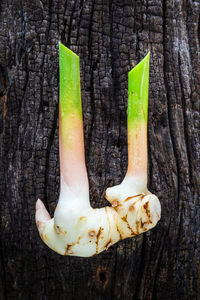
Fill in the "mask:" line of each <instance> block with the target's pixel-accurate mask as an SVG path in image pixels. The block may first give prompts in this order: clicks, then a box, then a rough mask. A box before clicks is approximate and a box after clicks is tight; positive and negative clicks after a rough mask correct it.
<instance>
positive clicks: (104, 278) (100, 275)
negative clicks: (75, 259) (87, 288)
mask: <svg viewBox="0 0 200 300" xmlns="http://www.w3.org/2000/svg"><path fill="white" fill-rule="evenodd" d="M108 281H109V271H108V267H106V266H98V268H97V282H98V283H99V285H101V286H102V287H103V288H105V287H106V286H107V285H108Z"/></svg>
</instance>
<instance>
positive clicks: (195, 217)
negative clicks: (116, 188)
mask: <svg viewBox="0 0 200 300" xmlns="http://www.w3.org/2000/svg"><path fill="white" fill-rule="evenodd" d="M199 5H200V4H199V2H198V1H192V0H183V1H173V0H169V1H167V0H163V1H161V0H146V1H145V0H141V1H134V0H125V1H121V0H113V1H106V0H101V1H100V0H93V1H92V0H88V1H85V0H79V1H78V0H77V1H73V0H72V1H62V0H49V1H46V0H31V1H27V0H26V1H25V0H20V1H18V0H15V1H14V0H13V1H11V0H2V1H1V2H0V217H1V223H0V224H1V225H0V237H1V238H0V243H1V244H0V299H2V300H4V299H42V300H43V299H45V300H46V299H48V300H49V299H92V300H93V299H103V300H107V299H120V300H123V299H140V300H150V299H153V300H154V299H155V300H156V299H158V300H179V299H181V300H193V299H200V253H199V252H200V199H199V185H200V180H199V175H200V172H199V171H200V167H199V165H200V164H199V156H200V155H199V153H200V142H199V128H200V126H199V118H200V117H199V103H200V97H199V96H200V60H199V53H200V51H199V39H200V36H199V32H200V31H199V29H200V28H199V12H200V7H199ZM58 41H62V42H63V43H64V44H65V45H66V46H68V47H70V49H71V50H73V51H74V52H75V53H76V54H78V55H79V56H80V65H81V86H82V103H83V114H84V132H85V148H86V161H87V169H88V175H89V181H90V196H91V201H92V205H93V206H94V207H101V206H104V205H106V204H107V203H106V200H105V199H104V192H105V189H106V187H108V186H112V185H114V184H118V183H119V182H120V181H121V180H122V178H123V176H124V174H125V171H126V167H127V145H126V143H127V141H126V138H127V134H126V108H127V85H128V79H127V76H128V71H129V70H130V69H131V68H132V67H133V66H134V65H136V64H137V63H138V62H139V61H140V60H141V59H142V58H143V57H144V55H145V54H146V53H147V52H148V51H149V50H150V51H151V64H150V91H149V122H148V142H149V189H150V190H151V191H152V192H154V193H155V194H156V195H157V196H158V197H159V198H160V201H161V205H162V219H161V221H160V223H159V224H158V225H157V227H156V228H155V229H153V230H151V231H150V232H147V233H145V234H143V235H140V236H138V237H136V238H132V239H127V240H125V241H122V242H120V243H118V244H117V245H114V246H113V247H111V248H109V250H108V251H107V252H104V253H102V254H100V255H98V256H96V257H94V258H89V259H87V258H76V257H62V256H59V255H58V254H56V253H54V252H52V251H51V250H50V249H48V248H47V247H46V246H45V245H44V244H43V243H42V241H41V239H40V238H39V235H38V232H37V229H36V226H35V220H34V214H35V202H36V200H37V198H38V197H40V198H41V199H42V200H43V201H44V202H45V204H46V206H47V208H48V210H49V211H50V214H51V216H53V212H54V209H55V206H56V202H57V199H58V195H59V181H60V178H59V148H58V92H59V89H58V88H59V77H58Z"/></svg>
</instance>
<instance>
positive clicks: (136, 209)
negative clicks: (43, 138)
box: [36, 43, 161, 257]
mask: <svg viewBox="0 0 200 300" xmlns="http://www.w3.org/2000/svg"><path fill="white" fill-rule="evenodd" d="M59 58H60V59H59V66H60V101H59V108H60V110H59V147H60V180H61V185H60V196H59V200H58V204H57V207H56V210H55V213H54V218H52V219H51V217H50V215H49V213H48V212H47V210H46V208H45V206H44V204H43V202H42V201H41V200H39V199H38V201H37V202H36V224H37V228H38V230H39V234H40V237H41V239H42V240H43V242H44V243H45V244H47V245H48V246H49V247H50V248H51V249H53V250H54V251H56V252H57V253H59V254H62V255H71V256H81V257H89V256H93V255H97V254H99V253H100V252H102V251H104V250H106V249H108V248H109V247H110V246H111V245H113V244H114V243H116V242H118V241H119V240H122V239H125V238H128V237H133V236H136V235H138V234H141V233H143V232H145V231H147V230H149V229H151V228H153V227H154V226H155V225H156V224H157V222H158V221H159V219H160V216H161V207H160V202H159V200H158V198H157V197H156V196H155V195H153V194H152V193H150V192H149V191H148V189H147V116H148V86H149V59H150V55H149V53H148V54H147V56H146V57H145V58H144V59H143V60H142V61H141V62H140V63H139V64H138V65H137V66H136V67H135V68H133V69H132V70H131V71H130V72H129V74H128V110H127V125H128V126H127V127H128V128H127V129H128V168H127V173H126V176H125V178H124V180H123V181H122V183H121V184H119V185H117V186H114V187H110V188H108V189H107V190H106V193H105V197H106V199H107V200H108V201H109V202H110V203H111V205H112V206H111V207H110V206H107V207H103V208H99V209H93V208H92V207H91V205H90V200H89V184H88V176H87V170H86V165H85V153H84V134H83V119H82V105H81V88H80V67H79V57H78V56H77V55H76V54H75V53H73V52H72V51H70V50H69V49H68V48H66V47H65V46H64V45H62V44H61V43H60V44H59Z"/></svg>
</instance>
